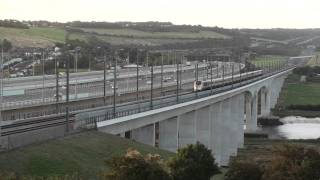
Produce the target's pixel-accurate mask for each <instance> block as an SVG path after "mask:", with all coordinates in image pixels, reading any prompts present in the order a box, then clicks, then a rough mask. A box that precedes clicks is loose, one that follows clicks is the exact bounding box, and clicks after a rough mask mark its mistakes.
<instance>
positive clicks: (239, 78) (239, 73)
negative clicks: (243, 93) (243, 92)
mask: <svg viewBox="0 0 320 180" xmlns="http://www.w3.org/2000/svg"><path fill="white" fill-rule="evenodd" d="M239 76H240V77H239V79H240V80H239V81H240V85H241V63H239Z"/></svg>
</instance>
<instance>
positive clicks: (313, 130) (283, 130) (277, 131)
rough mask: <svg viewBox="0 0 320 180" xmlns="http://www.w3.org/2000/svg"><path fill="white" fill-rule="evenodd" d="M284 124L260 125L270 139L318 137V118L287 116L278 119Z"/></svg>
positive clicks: (319, 131) (319, 132)
mask: <svg viewBox="0 0 320 180" xmlns="http://www.w3.org/2000/svg"><path fill="white" fill-rule="evenodd" d="M280 121H281V122H283V123H284V125H281V126H274V127H261V128H260V132H263V133H267V134H268V135H269V138H271V139H317V138H320V118H304V117H299V116H289V117H285V118H282V119H280Z"/></svg>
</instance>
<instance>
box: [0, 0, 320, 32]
mask: <svg viewBox="0 0 320 180" xmlns="http://www.w3.org/2000/svg"><path fill="white" fill-rule="evenodd" d="M0 19H19V20H49V21H60V22H67V21H74V20H81V21H110V22H114V21H165V22H168V21H170V22H173V23H175V24H192V25H197V24H201V25H204V26H220V27H226V28H277V27H282V28H320V0H112V1H111V0H0Z"/></svg>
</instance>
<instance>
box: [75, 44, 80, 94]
mask: <svg viewBox="0 0 320 180" xmlns="http://www.w3.org/2000/svg"><path fill="white" fill-rule="evenodd" d="M79 51H80V47H76V49H75V53H76V58H75V63H74V64H75V65H74V66H75V68H74V69H75V71H74V72H75V73H77V72H78V52H79ZM75 80H76V83H75V85H74V94H75V99H77V98H78V92H77V85H78V75H76V76H75Z"/></svg>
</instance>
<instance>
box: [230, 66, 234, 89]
mask: <svg viewBox="0 0 320 180" xmlns="http://www.w3.org/2000/svg"><path fill="white" fill-rule="evenodd" d="M233 73H234V63H232V75H231V78H232V80H231V81H232V86H231V87H232V88H233Z"/></svg>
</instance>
